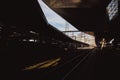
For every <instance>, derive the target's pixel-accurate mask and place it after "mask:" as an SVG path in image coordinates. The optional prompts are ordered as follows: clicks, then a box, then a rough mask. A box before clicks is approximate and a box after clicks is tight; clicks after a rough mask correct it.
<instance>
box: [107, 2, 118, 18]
mask: <svg viewBox="0 0 120 80" xmlns="http://www.w3.org/2000/svg"><path fill="white" fill-rule="evenodd" d="M107 11H108V15H109V19H110V20H112V19H113V18H114V17H115V16H116V15H117V14H118V0H112V1H111V2H110V3H109V4H108V6H107Z"/></svg>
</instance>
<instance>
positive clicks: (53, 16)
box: [38, 0, 95, 46]
mask: <svg viewBox="0 0 120 80" xmlns="http://www.w3.org/2000/svg"><path fill="white" fill-rule="evenodd" d="M38 2H39V4H40V6H41V8H42V10H43V13H44V15H45V17H46V19H47V21H48V23H49V24H50V25H52V26H53V27H55V28H56V29H58V30H60V31H62V32H63V33H64V34H66V35H67V36H69V37H70V38H72V39H73V40H76V41H80V42H84V43H87V44H90V45H93V46H95V37H94V36H92V35H89V34H86V33H84V32H81V31H79V30H78V29H76V28H75V27H74V26H73V25H71V24H70V23H69V22H67V21H66V20H65V19H63V18H62V17H61V16H59V15H58V14H57V13H55V12H54V11H53V10H52V9H50V8H49V7H48V6H47V5H46V4H45V3H44V2H43V1H42V0H38Z"/></svg>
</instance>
